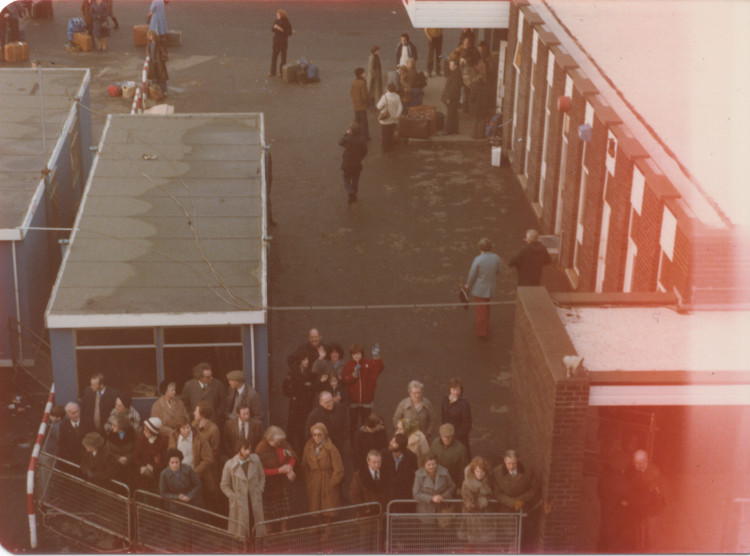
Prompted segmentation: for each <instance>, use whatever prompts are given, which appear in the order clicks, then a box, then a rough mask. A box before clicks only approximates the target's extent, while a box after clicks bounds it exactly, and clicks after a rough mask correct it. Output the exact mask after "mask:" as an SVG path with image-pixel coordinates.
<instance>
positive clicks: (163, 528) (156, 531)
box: [134, 490, 248, 553]
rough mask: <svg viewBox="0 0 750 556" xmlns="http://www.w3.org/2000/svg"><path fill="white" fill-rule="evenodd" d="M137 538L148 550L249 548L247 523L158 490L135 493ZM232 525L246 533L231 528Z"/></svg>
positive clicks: (225, 550) (201, 551)
mask: <svg viewBox="0 0 750 556" xmlns="http://www.w3.org/2000/svg"><path fill="white" fill-rule="evenodd" d="M134 507H135V524H136V525H135V538H136V542H137V545H138V548H139V550H143V551H147V552H178V553H179V552H197V553H237V552H246V551H247V550H246V549H247V543H248V540H247V524H242V523H238V522H236V521H233V520H230V519H229V518H227V517H226V516H223V515H220V514H216V513H213V512H209V511H207V510H204V509H202V508H197V507H195V506H191V505H189V504H184V503H182V502H179V501H176V500H167V499H165V498H162V497H161V496H158V495H156V494H154V493H151V492H147V491H144V490H138V491H136V492H135V495H134ZM230 522H231V523H232V525H233V527H232V529H233V530H235V531H243V533H242V534H235V533H230V532H229V524H230Z"/></svg>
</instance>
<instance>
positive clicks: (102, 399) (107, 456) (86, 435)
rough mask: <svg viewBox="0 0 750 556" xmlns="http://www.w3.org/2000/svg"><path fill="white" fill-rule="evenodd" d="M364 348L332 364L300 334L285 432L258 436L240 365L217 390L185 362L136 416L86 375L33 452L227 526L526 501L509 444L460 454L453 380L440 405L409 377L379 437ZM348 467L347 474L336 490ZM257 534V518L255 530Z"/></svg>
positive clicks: (333, 348)
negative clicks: (180, 375) (356, 509)
mask: <svg viewBox="0 0 750 556" xmlns="http://www.w3.org/2000/svg"><path fill="white" fill-rule="evenodd" d="M364 351H365V350H364V348H363V346H361V345H359V344H353V345H352V346H351V347H350V350H349V352H350V358H349V359H348V360H347V361H345V360H344V350H343V348H342V347H341V346H340V345H339V344H335V343H332V344H327V345H326V344H323V343H322V342H321V335H320V333H319V332H318V330H316V329H312V330H310V332H309V335H308V341H307V342H306V343H305V344H304V345H302V346H301V347H299V348H298V349H296V350H295V351H294V352H292V353H291V354H290V355H289V357H288V360H287V361H288V364H289V371H288V373H287V375H286V377H285V378H284V381H283V385H282V389H283V393H284V395H285V396H287V397H288V398H289V412H288V419H287V423H286V428H285V429H282V428H281V427H279V426H276V425H271V426H270V427H268V428H266V429H265V430H264V428H263V425H262V421H261V419H262V417H263V414H264V409H263V403H262V401H261V398H260V396H259V395H258V393H257V392H256V391H255V390H254V389H253V388H252V386H251V385H249V384H246V383H245V376H244V373H243V371H230V372H229V373H227V375H226V378H227V382H228V388H225V386H224V384H223V383H222V382H221V381H219V380H216V379H214V378H213V371H212V369H211V366H210V365H209V364H207V363H200V364H198V365H196V366H195V368H194V369H193V374H194V378H192V379H190V380H188V381H187V382H186V383H185V384H184V386H183V387H182V391H181V394H180V395H179V396H178V395H177V384H176V383H174V382H171V381H165V382H163V383H162V384H161V385H160V392H161V397H160V398H159V399H157V400H156V402H154V404H153V406H152V409H151V415H150V417H149V418H148V419H146V420H144V421H141V417H140V415H139V413H138V411H136V410H135V409H134V408H133V407H132V406H131V398H130V396H128V395H127V394H126V393H124V392H120V391H118V390H116V389H115V388H114V387H112V386H109V385H107V384H105V382H104V376H103V375H102V374H95V375H94V376H92V377H91V380H90V386H89V387H87V388H86V389H85V392H84V394H83V396H82V397H81V400H80V404H78V403H75V402H70V403H68V404H67V405H66V406H65V408H64V410H63V408H62V407H60V406H55V407H53V411H52V420H53V421H54V424H53V425H52V427H51V432H50V437H49V438H48V441H47V445H46V451H47V452H48V453H51V454H53V455H58V456H59V457H60V458H62V459H63V460H66V461H68V462H72V463H74V464H76V466H77V467H74V466H71V469H72V470H73V472H76V473H79V474H80V476H81V477H82V478H83V479H85V480H87V481H90V482H93V483H96V484H99V485H102V486H107V485H108V483H109V481H110V480H116V481H119V482H122V483H125V484H126V485H128V486H129V487H130V488H131V490H132V491H135V490H147V491H150V492H153V493H158V494H159V495H161V497H163V498H164V499H166V500H169V501H172V500H174V501H179V502H182V503H183V504H173V505H171V506H170V509H171V510H172V511H174V512H176V513H182V514H184V515H190V514H189V513H186V509H185V508H186V507H187V508H189V507H190V506H195V507H199V508H205V509H208V510H211V511H213V512H216V513H221V514H223V515H228V517H229V519H230V522H229V523H230V525H229V529H230V530H232V531H234V532H236V533H238V534H244V532H245V531H250V530H251V529H252V525H253V524H260V523H261V522H269V521H273V520H278V521H276V522H274V523H276V524H277V527H279V528H281V529H284V528H285V526H286V522H285V521H284V520H283V519H284V518H287V517H289V516H290V515H293V514H295V513H302V512H305V511H311V512H317V511H320V512H321V516H322V517H321V520H322V521H323V520H325V521H329V522H330V521H332V520H334V519H335V517H336V515H337V508H339V507H341V506H343V505H344V504H345V503H349V504H364V503H367V502H379V503H380V504H381V505H382V506H383V508H385V507H386V506H387V504H388V503H389V502H390V501H392V500H403V499H414V500H416V511H417V512H418V513H436V512H437V511H438V510H439V509H440V508H441V507H442V506H443V505H444V504H445V501H446V500H449V499H451V498H462V499H463V501H464V504H463V506H464V508H463V509H464V511H466V512H481V511H488V502H489V500H490V499H491V498H493V499H497V500H498V501H499V502H500V504H501V505H502V506H503V507H504V511H518V510H520V509H521V508H523V507H524V506H525V505H526V504H528V503H529V502H530V501H531V500H532V499H534V498H535V495H536V492H537V486H536V483H535V480H534V477H533V474H532V473H531V471H529V470H525V469H524V467H523V465H522V464H521V463H520V462H519V460H518V456H517V455H516V453H515V452H514V451H508V452H506V453H505V456H504V462H503V464H501V465H500V466H498V467H496V468H495V469H492V468H491V467H490V464H489V462H488V461H487V459H485V458H483V457H481V456H477V457H474V458H473V459H472V457H471V447H470V443H469V435H470V431H471V408H470V405H469V402H468V401H467V400H466V398H464V396H463V386H462V384H461V381H460V380H459V379H457V378H454V379H452V380H451V381H450V383H449V384H448V392H447V394H446V395H445V397H444V399H443V400H442V403H441V405H440V407H439V410H438V409H436V407H435V406H434V405H433V404H432V403H431V402H430V400H428V399H427V398H425V397H424V396H423V395H422V392H423V388H424V386H423V385H422V384H421V383H420V382H418V381H416V380H412V381H411V382H409V384H408V394H409V395H408V397H406V398H404V399H403V400H402V401H401V402H400V403H399V404H398V407H397V408H396V411H395V413H394V415H393V419H392V422H393V426H394V430H395V433H394V434H393V435H391V436H390V437H389V436H388V435H387V433H386V430H385V424H384V421H383V419H382V418H381V417H380V416H378V415H376V414H374V413H372V404H373V400H374V397H375V389H376V386H377V380H378V377H379V375H380V374H381V373H382V372H383V371H384V369H385V364H384V362H383V360H382V359H381V357H380V348H379V346H378V345H377V344H376V346H375V347H374V348H373V349H372V357H371V358H364ZM347 469H350V470H351V471H352V472H353V473H352V474H349V475H351V480H350V481H349V484H348V485H344V479H345V477H346V476H347ZM301 485H304V495H303V496H304V498H306V507H300V499H301V498H302V496H300V495H301V492H300V491H301V490H302V488H303V487H302V486H301ZM298 488H299V490H298ZM222 495H223V496H222ZM196 515H197V514H196ZM269 529H272V524H271V523H266V524H264V525H263V526H261V528H260V529H258V530H256V534H265V533H266V532H269V531H268V530H269Z"/></svg>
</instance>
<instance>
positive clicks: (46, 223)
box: [0, 68, 92, 382]
mask: <svg viewBox="0 0 750 556" xmlns="http://www.w3.org/2000/svg"><path fill="white" fill-rule="evenodd" d="M89 81H90V73H89V70H88V69H46V68H45V69H0V318H1V319H2V323H3V325H5V324H6V323H7V322H8V319H9V318H11V319H13V320H14V321H15V323H14V326H13V329H12V333H11V335H10V336H9V335H7V334H5V333H3V334H0V366H9V365H11V363H12V360H13V361H16V363H19V362H22V363H24V364H26V365H28V366H29V367H32V366H34V361H33V356H34V352H35V350H34V349H33V346H31V345H30V344H29V343H28V342H27V341H25V340H24V338H28V337H30V336H29V335H28V333H29V332H31V333H34V334H36V335H37V336H42V335H43V334H44V309H45V307H46V305H47V301H48V300H49V294H50V290H51V288H52V284H53V283H54V279H55V275H56V273H57V270H58V268H59V265H60V261H61V260H62V255H61V251H60V247H59V245H58V240H59V239H64V238H65V237H67V236H68V235H69V228H70V227H71V226H72V224H73V221H74V219H75V215H76V211H77V209H78V203H79V201H80V199H81V195H82V193H83V186H84V184H85V182H86V178H87V177H88V173H89V169H90V167H91V158H92V157H91V152H90V150H89V147H90V145H91V114H90V109H89ZM11 336H12V337H11ZM37 363H38V362H37ZM36 368H37V370H38V369H39V368H40V367H39V365H37V366H36ZM39 378H40V379H41V378H42V377H39ZM42 382H46V380H42Z"/></svg>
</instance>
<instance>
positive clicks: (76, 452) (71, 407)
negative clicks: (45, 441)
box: [60, 402, 86, 465]
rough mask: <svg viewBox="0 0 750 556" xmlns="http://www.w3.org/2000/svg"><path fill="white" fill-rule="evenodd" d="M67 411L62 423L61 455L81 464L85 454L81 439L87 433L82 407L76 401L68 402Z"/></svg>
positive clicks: (65, 458)
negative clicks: (84, 426) (82, 421)
mask: <svg viewBox="0 0 750 556" xmlns="http://www.w3.org/2000/svg"><path fill="white" fill-rule="evenodd" d="M65 413H66V414H67V416H66V417H65V419H63V421H62V424H61V425H60V457H61V458H62V459H64V460H67V461H70V462H73V463H75V464H76V465H80V463H81V456H82V455H83V445H82V444H81V441H82V440H83V437H84V436H85V434H86V433H85V431H84V430H83V424H82V423H81V408H80V407H79V405H78V404H77V403H75V402H68V403H67V404H65Z"/></svg>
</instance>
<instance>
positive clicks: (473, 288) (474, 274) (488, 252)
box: [464, 237, 503, 340]
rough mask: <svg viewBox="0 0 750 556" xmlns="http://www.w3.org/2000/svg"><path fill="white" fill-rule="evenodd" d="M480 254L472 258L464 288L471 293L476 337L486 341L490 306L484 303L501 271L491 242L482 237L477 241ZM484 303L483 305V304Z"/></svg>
mask: <svg viewBox="0 0 750 556" xmlns="http://www.w3.org/2000/svg"><path fill="white" fill-rule="evenodd" d="M478 245H479V251H480V254H479V255H477V256H476V257H475V258H474V262H472V263H471V269H469V276H468V277H467V279H466V284H464V288H466V290H468V291H469V292H471V295H472V296H473V298H474V302H475V303H477V305H475V306H474V310H475V315H476V335H477V337H479V338H480V339H482V340H486V339H487V335H488V334H489V323H490V306H489V305H486V304H485V303H486V302H487V301H489V300H490V298H491V297H492V296H493V295H494V293H495V290H496V289H497V277H498V276H500V271H501V270H502V269H503V263H502V261H501V260H500V257H499V256H498V255H497V254H496V253H493V252H492V242H491V241H490V240H489V239H488V238H486V237H483V238H482V239H480V240H479V244H478ZM483 302H485V303H483Z"/></svg>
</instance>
